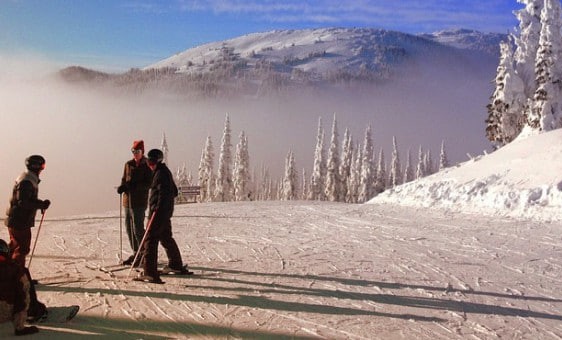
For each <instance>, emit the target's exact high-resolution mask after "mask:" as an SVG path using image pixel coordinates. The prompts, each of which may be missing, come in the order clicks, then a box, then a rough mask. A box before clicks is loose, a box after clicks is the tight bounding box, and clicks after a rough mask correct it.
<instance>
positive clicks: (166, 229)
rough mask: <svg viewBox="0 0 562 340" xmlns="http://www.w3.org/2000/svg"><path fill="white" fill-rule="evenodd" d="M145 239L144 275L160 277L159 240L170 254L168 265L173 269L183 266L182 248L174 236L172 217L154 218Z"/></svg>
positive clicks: (168, 254)
mask: <svg viewBox="0 0 562 340" xmlns="http://www.w3.org/2000/svg"><path fill="white" fill-rule="evenodd" d="M149 227H150V230H149V231H148V234H147V235H146V240H145V241H144V247H143V251H144V262H143V270H144V275H148V276H152V277H158V242H160V243H161V244H162V247H164V250H165V251H166V255H167V256H168V266H169V267H170V268H173V269H180V268H181V267H183V262H182V259H181V254H180V250H179V248H178V245H177V243H176V241H175V240H174V238H173V237H172V221H171V219H170V218H159V219H154V221H153V222H152V225H151V226H149Z"/></svg>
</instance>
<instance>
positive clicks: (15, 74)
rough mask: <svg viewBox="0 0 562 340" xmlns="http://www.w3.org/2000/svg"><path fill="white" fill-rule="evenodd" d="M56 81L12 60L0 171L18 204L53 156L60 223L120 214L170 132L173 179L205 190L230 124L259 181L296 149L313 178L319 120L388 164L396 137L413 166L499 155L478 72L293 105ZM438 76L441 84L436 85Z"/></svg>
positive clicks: (288, 98)
mask: <svg viewBox="0 0 562 340" xmlns="http://www.w3.org/2000/svg"><path fill="white" fill-rule="evenodd" d="M439 67H440V68H441V65H440V66H439ZM56 71H57V67H56V66H54V64H50V63H48V62H45V61H42V60H40V59H34V58H31V57H22V58H11V59H9V58H6V57H4V58H3V59H2V64H1V65H0V111H1V112H2V115H1V117H0V123H1V125H2V126H3V127H5V130H4V133H3V134H1V135H0V145H1V146H2V148H3V150H4V156H5V158H4V160H5V161H4V162H2V164H1V165H0V173H2V174H3V178H4V179H3V180H2V181H1V182H0V193H2V192H3V193H4V195H5V196H4V197H5V198H4V200H5V203H4V204H6V205H7V203H8V197H9V195H10V193H11V188H12V185H13V181H14V179H15V178H16V177H17V176H18V175H19V174H20V173H21V172H22V171H24V170H25V166H24V159H25V158H26V157H27V156H29V155H30V154H42V155H43V156H45V158H46V159H47V168H46V170H45V172H44V173H42V174H41V179H42V183H41V185H40V198H43V199H45V198H49V199H50V200H51V201H52V202H53V204H52V208H51V209H50V210H49V216H60V215H69V214H82V213H95V212H101V211H108V210H117V209H119V196H118V195H117V193H116V192H115V189H114V188H115V186H117V185H118V184H119V181H120V178H121V174H122V171H123V165H124V163H125V161H127V160H128V159H131V154H130V147H131V144H132V141H133V140H136V139H143V140H144V141H145V145H146V149H147V151H148V150H149V149H151V148H159V147H160V145H161V141H162V135H163V133H165V134H166V137H167V142H168V146H169V149H170V154H169V166H170V169H171V170H172V171H173V172H175V171H176V169H177V168H178V167H180V166H182V165H183V164H184V163H185V164H186V166H187V168H188V171H191V173H192V175H193V177H194V179H195V180H196V179H197V168H198V166H199V160H200V157H201V150H202V149H203V146H204V144H205V140H206V137H207V136H208V135H209V136H211V138H212V142H213V147H214V153H215V170H216V162H217V160H218V153H219V150H220V142H221V137H222V132H223V126H224V118H225V115H226V114H229V116H230V121H231V128H232V140H231V142H232V146H233V148H232V153H233V155H234V152H235V147H236V144H237V143H238V136H239V134H240V132H241V131H242V130H244V131H245V133H246V135H247V136H248V140H249V152H250V165H251V167H252V168H253V169H256V170H257V171H258V172H259V170H260V169H261V167H262V165H265V166H266V167H267V168H268V169H269V172H270V174H271V176H272V178H273V179H277V178H280V177H281V176H282V174H283V172H284V164H285V157H286V155H287V153H288V151H289V150H292V151H293V152H294V153H295V158H296V165H297V169H298V173H299V176H302V169H303V168H304V169H306V172H307V176H310V172H311V169H312V162H313V155H314V147H315V143H316V131H317V124H318V118H319V117H322V120H323V127H324V130H325V132H326V133H325V134H326V140H325V143H326V150H327V145H328V144H329V142H330V137H331V135H330V134H331V125H332V119H333V115H334V114H336V117H337V120H338V132H339V139H340V143H341V141H342V139H343V134H344V131H345V128H349V129H350V131H351V133H352V136H353V139H354V141H355V143H362V142H363V136H364V131H365V128H366V126H367V125H368V124H371V125H372V129H373V140H374V145H375V151H376V153H377V154H378V152H379V149H380V148H381V147H382V148H383V149H384V152H385V159H386V162H387V163H388V162H389V161H390V156H391V151H392V149H391V146H392V137H393V136H396V138H397V141H398V145H399V148H400V157H401V163H402V166H404V165H405V163H406V150H407V149H408V148H410V149H411V156H412V161H413V162H414V163H415V164H417V153H418V148H419V146H420V145H421V146H422V147H423V148H424V150H427V149H431V152H432V155H433V160H434V161H436V160H437V159H438V156H439V148H440V145H441V141H442V140H445V145H446V148H447V153H448V156H449V158H450V160H451V161H452V162H454V163H456V162H459V161H465V160H467V159H468V158H467V156H466V154H467V153H471V154H473V155H476V154H481V153H482V151H483V150H484V149H487V148H488V147H489V143H488V142H487V141H486V140H485V137H484V128H485V126H484V119H485V117H486V111H485V105H486V104H487V100H488V97H489V94H490V93H491V90H492V88H491V85H490V84H489V83H488V81H487V80H486V77H483V76H481V75H474V72H473V71H474V70H456V71H455V72H453V73H449V71H447V70H441V69H439V70H438V69H437V68H436V69H435V70H432V71H431V72H428V74H416V75H415V77H414V76H412V77H408V78H410V79H404V80H402V81H395V82H394V83H392V85H388V86H378V87H377V86H375V87H373V88H364V89H362V90H361V91H353V92H352V91H351V90H349V89H345V88H343V87H342V88H341V90H340V91H338V92H330V93H325V94H320V93H319V92H315V93H314V94H311V93H306V92H307V91H302V93H301V94H299V95H297V94H295V93H292V94H286V95H284V96H282V97H268V98H258V99H255V98H254V99H248V98H238V99H231V100H207V101H199V102H194V101H187V100H185V99H181V98H177V97H171V96H157V95H148V94H146V95H142V96H139V95H131V94H129V95H123V94H118V93H119V91H109V90H99V89H89V88H85V87H81V86H79V87H76V86H72V85H70V84H67V83H62V82H59V81H56V80H55V79H54V77H52V74H53V73H55V72H56ZM435 72H442V74H438V75H436V74H435ZM486 72H487V71H486ZM428 76H431V77H432V78H431V79H439V80H440V81H438V82H435V81H434V82H433V84H432V83H430V82H429V80H428V78H427V77H428ZM437 94H440V96H438V97H437V98H436V96H437ZM299 180H300V178H299Z"/></svg>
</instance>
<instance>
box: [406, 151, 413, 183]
mask: <svg viewBox="0 0 562 340" xmlns="http://www.w3.org/2000/svg"><path fill="white" fill-rule="evenodd" d="M412 164H413V163H412V154H411V151H410V148H408V152H407V154H406V166H405V167H404V177H403V179H404V183H408V182H411V181H413V180H414V179H415V174H414V168H413V165H412Z"/></svg>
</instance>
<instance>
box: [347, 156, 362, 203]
mask: <svg viewBox="0 0 562 340" xmlns="http://www.w3.org/2000/svg"><path fill="white" fill-rule="evenodd" d="M362 162H363V159H362V156H361V145H357V149H355V153H354V154H353V158H352V159H351V169H350V171H349V179H348V181H347V188H348V190H347V195H346V197H345V201H346V202H348V203H358V202H359V186H360V185H361V164H362Z"/></svg>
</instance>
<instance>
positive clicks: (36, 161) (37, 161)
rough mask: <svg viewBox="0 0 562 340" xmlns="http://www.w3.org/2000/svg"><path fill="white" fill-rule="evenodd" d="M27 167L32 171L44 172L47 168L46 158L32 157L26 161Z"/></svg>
mask: <svg viewBox="0 0 562 340" xmlns="http://www.w3.org/2000/svg"><path fill="white" fill-rule="evenodd" d="M25 166H26V167H27V169H28V170H32V171H38V170H42V169H44V168H45V158H43V156H40V155H31V156H29V157H27V158H26V159H25Z"/></svg>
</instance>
